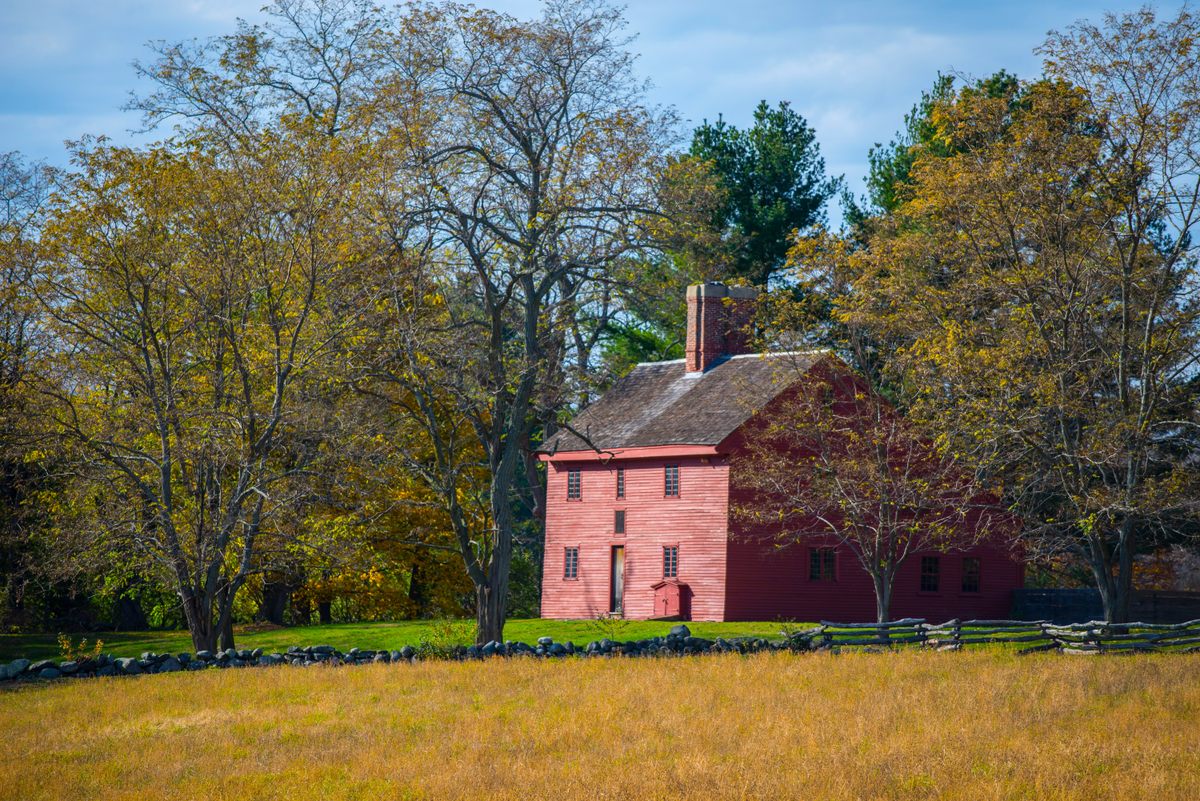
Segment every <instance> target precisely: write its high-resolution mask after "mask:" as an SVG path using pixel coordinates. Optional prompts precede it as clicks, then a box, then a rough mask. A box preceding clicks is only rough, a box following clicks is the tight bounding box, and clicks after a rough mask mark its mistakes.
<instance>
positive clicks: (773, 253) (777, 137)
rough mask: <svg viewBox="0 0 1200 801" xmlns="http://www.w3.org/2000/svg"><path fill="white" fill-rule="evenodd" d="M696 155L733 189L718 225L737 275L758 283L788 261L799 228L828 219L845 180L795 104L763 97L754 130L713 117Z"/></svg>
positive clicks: (697, 140) (696, 139)
mask: <svg viewBox="0 0 1200 801" xmlns="http://www.w3.org/2000/svg"><path fill="white" fill-rule="evenodd" d="M691 154H692V156H694V157H696V158H699V159H702V160H704V161H707V162H709V163H711V165H712V168H713V170H714V172H715V173H716V174H717V176H718V177H719V178H720V179H721V182H722V184H723V185H724V188H725V190H726V192H727V195H726V198H725V203H724V204H723V205H722V207H721V208H720V209H719V211H718V213H717V215H716V218H715V220H714V225H715V226H716V227H717V228H718V229H720V230H721V231H723V232H724V233H725V236H726V240H727V243H728V245H729V247H730V249H731V252H732V265H731V267H730V274H731V275H732V276H735V277H739V278H746V279H748V280H749V281H750V282H751V283H754V284H758V285H765V284H766V283H767V282H768V281H769V280H770V278H771V276H772V275H773V274H774V273H775V272H776V271H777V270H779V268H781V267H782V266H783V264H784V261H785V259H786V256H787V251H788V247H789V245H790V244H791V234H792V232H793V231H795V230H796V229H804V228H807V227H809V226H811V225H813V224H815V223H819V222H821V221H822V219H823V218H824V208H825V204H826V202H828V200H829V199H830V198H831V197H833V195H834V194H835V193H836V192H837V189H838V186H839V185H840V179H837V178H828V177H827V176H826V175H825V160H824V159H823V158H822V157H821V149H820V145H818V144H817V141H816V134H815V132H814V131H813V129H812V128H811V127H809V125H808V123H807V122H806V121H805V120H804V118H803V117H802V116H800V115H799V114H798V113H796V112H795V111H793V110H792V108H791V106H790V105H789V104H788V103H787V102H781V103H780V104H779V105H778V106H777V107H775V108H771V107H770V106H769V105H767V102H766V101H765V100H764V101H762V102H760V103H759V104H758V107H757V108H756V109H755V110H754V123H753V125H751V126H750V128H748V129H746V130H740V129H738V128H737V127H736V126H733V125H730V124H729V123H727V122H725V120H724V119H722V118H720V117H718V118H717V121H716V122H715V123H709V122H707V121H705V122H704V124H702V125H701V126H700V127H699V128H697V129H696V131H695V133H694V134H693V136H692V145H691Z"/></svg>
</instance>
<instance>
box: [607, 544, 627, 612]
mask: <svg viewBox="0 0 1200 801" xmlns="http://www.w3.org/2000/svg"><path fill="white" fill-rule="evenodd" d="M618 555H619V557H618ZM618 571H619V572H618ZM618 590H619V593H618ZM608 613H609V614H610V615H622V616H623V615H624V614H625V546H624V545H612V546H610V547H609V557H608Z"/></svg>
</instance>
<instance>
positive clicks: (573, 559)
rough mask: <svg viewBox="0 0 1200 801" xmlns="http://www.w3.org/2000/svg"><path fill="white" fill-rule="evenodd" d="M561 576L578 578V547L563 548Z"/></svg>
mask: <svg viewBox="0 0 1200 801" xmlns="http://www.w3.org/2000/svg"><path fill="white" fill-rule="evenodd" d="M563 578H565V579H573V578H579V549H578V548H564V549H563Z"/></svg>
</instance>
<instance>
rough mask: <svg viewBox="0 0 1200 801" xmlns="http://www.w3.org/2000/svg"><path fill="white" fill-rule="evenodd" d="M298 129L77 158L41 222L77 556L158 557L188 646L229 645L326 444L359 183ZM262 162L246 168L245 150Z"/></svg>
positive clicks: (329, 148)
mask: <svg viewBox="0 0 1200 801" xmlns="http://www.w3.org/2000/svg"><path fill="white" fill-rule="evenodd" d="M333 143H334V140H332V139H330V138H329V137H325V136H322V135H321V134H320V133H319V132H315V131H314V130H313V128H312V125H311V123H308V122H305V121H296V122H295V127H294V129H293V130H292V131H291V133H290V134H289V135H283V134H282V132H281V131H276V132H268V133H263V134H259V135H256V137H255V144H254V146H253V148H251V147H250V146H249V140H248V139H247V140H245V141H244V143H243V147H242V149H241V151H240V155H242V156H243V158H241V159H238V160H236V161H234V160H232V159H231V157H230V155H229V154H228V153H220V152H215V153H214V152H213V149H212V148H208V147H206V146H205V144H206V143H205V142H203V141H199V142H195V143H193V144H192V145H191V146H181V147H176V148H173V149H166V148H152V149H150V150H147V151H135V150H129V149H125V148H113V147H108V146H104V145H97V146H92V147H82V148H81V149H80V150H79V151H78V152H77V153H76V159H77V161H78V163H79V165H80V170H79V171H78V172H77V173H75V174H73V175H71V176H70V177H69V179H68V180H67V181H66V182H65V183H64V185H63V188H62V201H61V204H60V205H59V207H58V208H56V209H55V211H54V214H53V217H52V219H51V221H50V223H49V225H48V226H47V236H46V241H45V244H46V246H47V259H46V266H45V271H44V274H43V275H42V276H41V279H40V295H41V299H42V302H43V308H44V310H45V313H46V315H47V316H48V318H49V325H50V327H51V329H52V331H53V333H54V335H55V337H56V338H57V340H58V341H59V342H62V343H65V345H66V347H65V348H64V349H63V351H62V352H61V353H60V354H58V355H59V359H58V361H57V365H56V375H55V376H54V378H55V379H56V380H55V381H54V382H53V383H48V384H47V385H46V387H45V390H44V391H45V393H46V395H47V396H48V397H49V398H50V399H51V401H52V403H51V405H50V407H49V414H51V415H52V420H53V423H54V424H55V425H56V426H57V427H58V429H59V431H60V432H61V433H62V434H63V436H64V437H65V438H66V439H67V441H68V442H69V443H70V444H71V445H72V447H73V448H74V450H75V453H76V454H78V456H79V461H80V464H81V465H82V466H83V467H84V468H85V469H86V471H87V472H86V474H85V476H84V477H91V478H94V479H95V480H96V481H98V482H100V490H99V491H98V492H97V493H96V498H97V506H98V509H97V511H98V514H97V518H96V519H97V521H98V525H97V526H96V527H95V529H94V530H91V531H87V530H85V531H81V532H79V535H80V536H81V537H82V538H83V540H82V541H81V542H80V543H78V547H79V548H81V549H83V548H92V549H94V550H95V551H96V552H98V553H100V554H104V553H108V552H112V551H115V552H127V553H132V554H138V555H141V556H142V557H143V558H145V559H146V560H147V561H148V562H149V563H150V564H153V565H155V566H156V567H157V568H158V570H159V575H160V576H161V577H162V578H163V580H164V581H167V582H169V583H170V584H171V586H173V587H174V589H175V590H176V592H177V593H178V595H179V597H180V600H181V602H182V607H183V611H184V614H185V616H186V619H187V625H188V628H189V630H190V631H191V634H192V640H193V643H194V645H195V647H196V648H197V649H211V648H213V647H214V646H215V645H216V644H217V641H218V637H220V640H221V644H222V645H223V646H224V647H230V646H231V645H232V628H231V621H232V613H233V605H234V599H235V596H236V594H237V592H238V590H239V589H240V588H241V587H242V586H243V585H244V584H245V582H246V581H247V579H248V578H249V577H250V576H251V575H252V574H254V573H256V572H259V571H262V570H265V569H269V568H270V567H271V565H270V564H269V563H267V562H265V561H264V560H263V559H262V558H261V557H262V556H263V554H264V553H265V552H267V551H268V548H267V546H268V544H269V543H270V542H271V540H272V539H273V538H279V537H288V536H291V537H295V536H297V534H296V533H295V531H294V530H291V529H290V527H282V526H276V525H274V522H273V521H275V518H276V516H277V515H279V514H290V513H292V512H294V511H295V510H296V508H297V507H298V505H300V504H302V503H303V502H304V499H305V497H306V495H307V479H308V472H309V471H310V470H311V469H312V467H313V465H314V463H315V461H316V460H317V459H318V458H319V456H320V455H321V453H322V451H323V446H324V444H325V442H326V439H327V434H328V428H327V427H328V424H329V419H328V414H327V410H328V408H329V407H328V406H327V405H326V404H323V403H320V402H318V399H319V398H321V397H322V394H323V393H324V392H325V391H326V388H327V386H328V384H329V378H328V376H329V365H330V356H331V354H332V353H333V352H334V350H335V348H334V345H335V344H336V342H337V339H338V337H339V336H340V335H341V333H342V331H343V330H344V329H345V328H346V326H347V325H348V322H349V321H351V320H353V315H354V311H353V309H352V308H348V307H335V302H336V299H337V298H339V297H341V296H342V292H341V291H340V290H339V289H338V285H339V283H340V282H342V281H344V280H345V279H346V275H347V273H348V271H349V269H350V265H351V264H352V263H353V262H352V261H348V260H347V259H346V254H347V252H348V251H347V243H348V242H351V241H353V232H352V231H350V230H349V229H348V228H347V227H346V219H347V216H346V204H347V203H348V199H347V193H348V191H349V187H350V186H352V185H353V183H354V179H353V176H352V175H351V174H349V173H348V171H347V170H348V168H347V164H348V163H349V162H347V161H342V160H340V159H339V158H338V155H339V154H338V153H337V152H336V148H335V147H333ZM251 154H252V155H253V156H254V158H250V157H249V156H250V155H251Z"/></svg>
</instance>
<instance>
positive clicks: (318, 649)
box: [312, 645, 336, 656]
mask: <svg viewBox="0 0 1200 801" xmlns="http://www.w3.org/2000/svg"><path fill="white" fill-rule="evenodd" d="M335 650H336V649H335V648H334V647H333V646H332V645H314V646H313V648H312V652H313V653H314V654H325V655H326V656H328V655H329V654H332V653H333V652H334V651H335Z"/></svg>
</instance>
